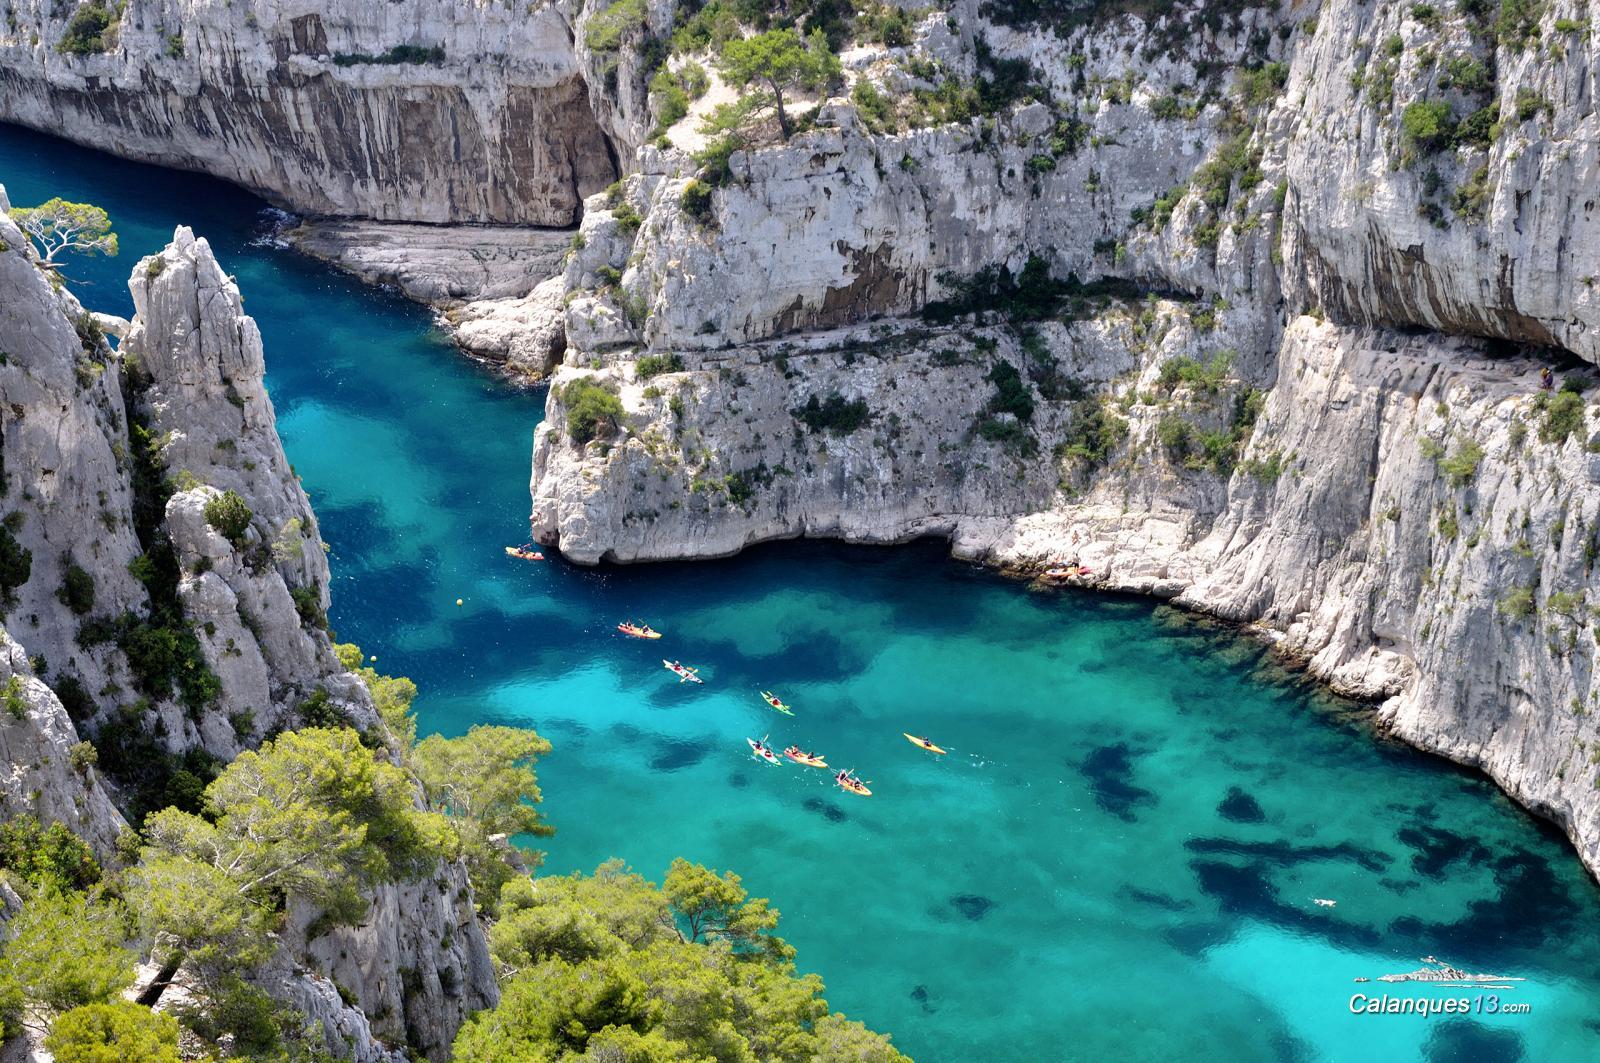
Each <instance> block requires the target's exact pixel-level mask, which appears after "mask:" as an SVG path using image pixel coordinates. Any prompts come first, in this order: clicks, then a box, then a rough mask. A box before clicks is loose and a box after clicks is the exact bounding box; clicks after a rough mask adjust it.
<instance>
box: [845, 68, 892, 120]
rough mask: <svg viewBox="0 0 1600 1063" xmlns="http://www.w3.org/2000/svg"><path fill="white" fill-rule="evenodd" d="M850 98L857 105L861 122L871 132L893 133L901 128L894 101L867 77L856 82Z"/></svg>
mask: <svg viewBox="0 0 1600 1063" xmlns="http://www.w3.org/2000/svg"><path fill="white" fill-rule="evenodd" d="M850 99H851V101H852V102H853V103H854V104H855V105H856V113H857V114H859V115H860V116H861V124H862V125H864V126H866V127H867V130H868V131H869V132H872V133H893V132H894V131H895V130H896V129H898V128H899V125H900V121H899V118H898V117H897V116H896V115H895V109H894V101H893V100H891V99H890V98H889V97H888V96H886V95H884V94H883V93H881V92H879V91H878V87H877V86H876V85H874V84H873V83H872V82H870V81H868V80H867V79H866V78H862V79H861V80H860V81H857V82H856V87H855V88H854V89H852V90H851V91H850Z"/></svg>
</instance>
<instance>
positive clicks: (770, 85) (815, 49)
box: [717, 29, 840, 140]
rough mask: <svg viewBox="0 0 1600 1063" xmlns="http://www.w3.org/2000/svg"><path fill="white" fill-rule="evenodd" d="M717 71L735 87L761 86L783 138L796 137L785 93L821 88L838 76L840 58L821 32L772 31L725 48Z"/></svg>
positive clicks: (744, 39)
mask: <svg viewBox="0 0 1600 1063" xmlns="http://www.w3.org/2000/svg"><path fill="white" fill-rule="evenodd" d="M717 69H718V70H719V71H721V73H722V76H723V77H724V78H726V79H727V81H728V82H729V83H730V84H732V85H737V86H739V87H741V88H745V87H749V86H752V85H754V86H758V87H759V88H762V89H764V90H766V91H767V92H770V93H771V94H772V97H771V100H770V102H771V104H772V108H773V111H774V112H775V113H776V114H777V116H778V127H779V128H780V129H782V130H783V139H785V140H788V139H789V138H790V137H791V136H793V135H794V119H793V118H791V117H789V112H788V111H787V110H786V109H785V108H784V105H783V94H784V93H785V92H797V91H803V90H814V89H820V88H822V87H823V86H824V85H826V84H827V83H828V82H829V81H830V80H832V79H833V78H836V77H838V76H839V72H840V67H839V57H838V56H836V55H834V54H833V50H832V49H830V48H829V47H828V39H827V38H826V37H825V36H823V34H822V31H821V30H812V31H811V35H810V36H809V37H801V36H800V34H799V32H798V31H796V30H793V29H781V30H770V31H768V32H766V33H758V34H756V35H755V36H754V37H747V38H741V39H735V40H731V41H729V42H728V43H727V44H725V45H723V46H722V54H721V55H720V56H719V57H718V60H717Z"/></svg>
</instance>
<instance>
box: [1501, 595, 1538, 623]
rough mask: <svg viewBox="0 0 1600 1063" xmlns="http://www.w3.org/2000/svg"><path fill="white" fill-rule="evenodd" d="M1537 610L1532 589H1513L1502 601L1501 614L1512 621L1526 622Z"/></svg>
mask: <svg viewBox="0 0 1600 1063" xmlns="http://www.w3.org/2000/svg"><path fill="white" fill-rule="evenodd" d="M1535 608H1537V607H1536V606H1535V604H1534V598H1533V588H1532V587H1513V588H1511V589H1510V590H1509V591H1507V592H1506V594H1505V597H1503V598H1501V599H1500V612H1502V613H1504V614H1505V615H1506V616H1508V617H1510V618H1511V619H1512V620H1526V619H1527V618H1528V617H1530V616H1532V615H1533V613H1534V610H1535Z"/></svg>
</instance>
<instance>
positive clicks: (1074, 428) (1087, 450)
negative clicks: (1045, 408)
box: [1056, 396, 1128, 469]
mask: <svg viewBox="0 0 1600 1063" xmlns="http://www.w3.org/2000/svg"><path fill="white" fill-rule="evenodd" d="M1126 438H1128V422H1126V421H1124V420H1123V419H1122V418H1121V417H1118V416H1117V415H1116V414H1115V413H1113V412H1112V411H1111V409H1110V407H1109V405H1108V404H1107V402H1106V400H1105V397H1104V396H1096V397H1093V398H1087V399H1080V400H1078V401H1077V402H1075V403H1073V404H1072V421H1071V423H1070V424H1069V426H1068V428H1067V436H1066V438H1065V439H1064V440H1062V441H1061V443H1060V445H1058V446H1057V447H1056V457H1057V458H1060V459H1076V460H1078V461H1081V462H1083V463H1084V464H1086V465H1087V466H1088V467H1089V468H1091V469H1092V468H1094V467H1096V466H1098V465H1102V464H1104V463H1105V461H1106V459H1107V458H1109V457H1110V456H1111V452H1112V451H1113V450H1115V449H1116V448H1117V447H1118V446H1119V445H1120V444H1121V443H1122V441H1123V440H1124V439H1126Z"/></svg>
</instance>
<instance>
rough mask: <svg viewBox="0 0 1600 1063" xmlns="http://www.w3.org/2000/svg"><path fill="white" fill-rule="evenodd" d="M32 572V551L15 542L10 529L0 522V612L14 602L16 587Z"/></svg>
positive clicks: (26, 580) (25, 580) (26, 579)
mask: <svg viewBox="0 0 1600 1063" xmlns="http://www.w3.org/2000/svg"><path fill="white" fill-rule="evenodd" d="M32 574H33V551H32V550H29V549H28V548H27V547H25V546H23V545H22V544H21V543H19V542H17V539H16V536H14V535H12V534H11V529H10V528H9V527H7V526H6V525H4V524H0V612H3V611H4V609H5V607H8V606H10V605H13V604H15V602H16V600H17V588H18V587H20V586H22V585H23V584H24V583H26V582H28V577H29V576H31V575H32Z"/></svg>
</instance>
